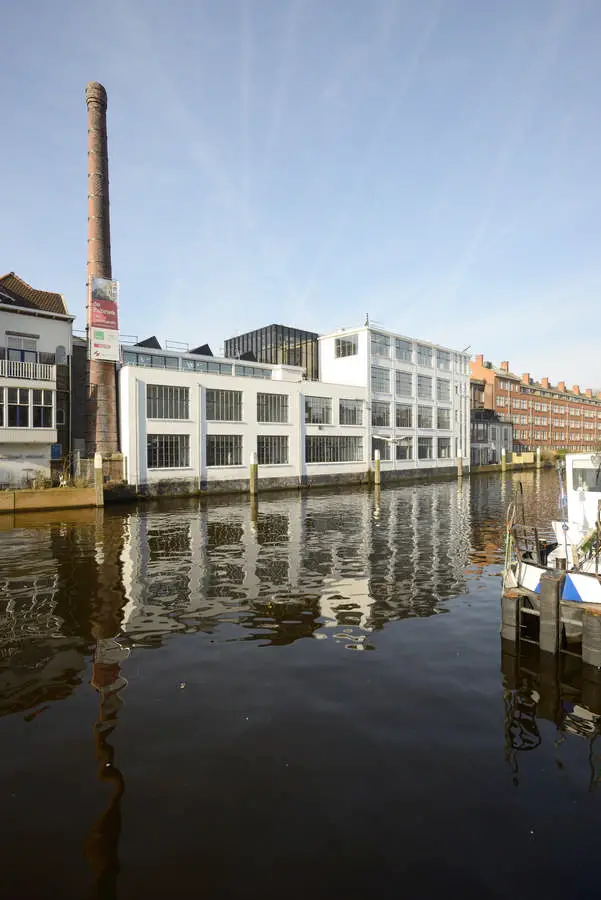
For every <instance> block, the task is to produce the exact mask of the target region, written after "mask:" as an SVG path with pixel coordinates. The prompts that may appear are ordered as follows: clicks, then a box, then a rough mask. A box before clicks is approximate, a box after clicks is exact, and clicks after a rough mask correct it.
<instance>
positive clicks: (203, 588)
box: [122, 483, 470, 644]
mask: <svg viewBox="0 0 601 900" xmlns="http://www.w3.org/2000/svg"><path fill="white" fill-rule="evenodd" d="M125 535H126V536H125V541H124V547H123V556H122V559H123V572H124V587H125V593H126V596H127V605H126V608H125V610H124V624H123V628H124V631H125V632H126V633H127V634H128V636H129V637H130V638H131V639H132V640H134V641H135V642H138V643H140V642H143V643H147V644H148V643H156V642H157V641H159V640H160V638H161V637H162V636H163V635H165V634H167V633H169V632H174V631H190V630H197V629H202V630H204V631H212V630H213V629H214V628H216V627H217V625H218V624H223V623H226V622H227V623H231V624H236V625H239V626H242V627H243V628H244V629H246V631H247V634H246V637H247V638H250V639H257V640H261V641H263V642H266V643H272V644H285V643H289V642H291V641H294V640H297V639H298V638H302V637H309V636H311V635H313V636H318V637H320V638H323V637H328V636H332V637H335V636H336V634H337V631H338V629H339V627H343V629H344V632H343V634H344V639H345V640H349V641H350V643H351V644H353V642H357V641H358V642H359V643H361V642H363V640H364V638H365V634H366V633H368V632H370V631H372V630H374V629H377V628H381V627H382V626H383V625H384V624H385V623H386V622H388V621H391V620H393V619H399V618H406V617H408V616H427V615H431V614H432V613H433V612H434V611H437V610H438V608H439V605H440V603H441V602H442V601H444V600H446V599H449V598H450V597H452V596H455V595H456V594H458V593H460V592H461V591H462V590H463V589H464V586H465V577H464V570H465V567H466V564H467V561H468V559H469V552H470V513H469V484H467V485H464V486H463V488H462V489H459V490H458V488H457V485H456V484H454V483H445V484H442V485H440V484H439V485H431V486H419V487H413V488H410V489H406V490H404V491H402V492H393V491H389V492H383V493H382V494H381V495H379V496H376V497H374V495H370V494H368V493H366V492H361V493H351V494H348V493H347V494H340V495H335V496H331V495H330V496H324V495H322V496H319V497H311V496H305V495H303V496H301V497H300V498H299V499H298V500H294V501H290V499H286V500H278V499H270V500H269V501H268V502H262V503H261V505H260V507H259V509H258V511H255V513H254V514H253V510H252V509H251V508H250V507H249V506H246V505H245V504H241V505H239V506H236V507H232V508H227V507H226V508H220V507H208V508H207V507H200V508H198V507H196V506H195V507H193V508H192V509H190V510H189V511H187V512H186V511H182V510H181V509H180V510H178V511H177V513H169V512H166V513H163V514H157V513H156V512H155V511H151V510H150V509H149V508H142V509H139V510H137V511H136V512H135V513H133V514H131V515H129V516H128V518H127V523H126V529H125ZM351 638H352V640H351Z"/></svg>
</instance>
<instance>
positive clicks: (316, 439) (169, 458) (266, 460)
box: [146, 434, 451, 469]
mask: <svg viewBox="0 0 601 900" xmlns="http://www.w3.org/2000/svg"><path fill="white" fill-rule="evenodd" d="M288 445H289V441H288V436H287V435H258V437H257V458H258V462H259V465H267V466H275V465H286V464H287V463H288V461H289V448H288ZM393 447H394V448H395V449H394V450H393ZM414 448H415V441H414V438H413V437H407V438H403V439H402V440H401V441H399V442H397V443H396V444H395V445H393V444H392V443H391V442H390V441H384V440H382V439H381V438H372V447H371V449H372V458H373V457H374V454H375V451H376V450H378V451H379V452H380V458H381V459H383V460H390V459H392V453H393V452H394V453H395V456H396V459H400V460H406V459H413V458H414V452H415V451H414ZM146 450H147V464H148V468H149V469H180V468H188V467H189V466H190V436H189V435H187V434H149V435H148V438H147V444H146ZM450 457H451V438H448V437H439V438H438V439H435V438H431V437H418V438H417V459H436V458H438V459H449V458H450ZM206 459H207V467H208V468H213V467H217V466H241V465H243V464H244V459H243V444H242V435H241V434H209V435H207V438H206ZM305 462H306V463H331V462H340V463H342V462H364V455H363V438H362V437H355V436H346V435H344V436H340V435H332V436H329V435H307V436H306V437H305Z"/></svg>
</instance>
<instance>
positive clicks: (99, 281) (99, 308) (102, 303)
mask: <svg viewBox="0 0 601 900" xmlns="http://www.w3.org/2000/svg"><path fill="white" fill-rule="evenodd" d="M118 297H119V284H118V282H117V281H110V280H109V279H108V278H92V285H91V297H90V306H91V309H90V325H91V326H92V328H108V329H110V330H111V331H118V330H119V312H118Z"/></svg>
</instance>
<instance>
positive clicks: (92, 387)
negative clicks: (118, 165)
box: [86, 81, 118, 454]
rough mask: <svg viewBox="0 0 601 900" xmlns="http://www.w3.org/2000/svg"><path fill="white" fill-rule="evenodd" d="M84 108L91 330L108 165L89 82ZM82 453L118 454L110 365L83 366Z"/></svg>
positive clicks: (106, 247) (96, 88) (101, 264)
mask: <svg viewBox="0 0 601 900" xmlns="http://www.w3.org/2000/svg"><path fill="white" fill-rule="evenodd" d="M86 104H87V106H88V284H87V301H86V303H87V328H88V339H89V338H90V333H91V332H90V329H91V324H92V323H91V310H92V304H91V302H90V290H91V284H92V278H93V277H97V278H109V279H110V278H112V268H111V228H110V219H109V161H108V146H107V138H106V105H107V101H106V91H105V89H104V87H103V86H102V85H101V84H98V82H96V81H91V82H90V83H89V84H88V85H87V87H86ZM87 424H88V428H87V450H88V453H89V454H91V453H96V452H97V453H102V454H109V453H115V452H116V451H117V450H118V434H117V392H116V371H115V363H114V362H107V361H105V360H96V359H90V360H89V362H88V423H87Z"/></svg>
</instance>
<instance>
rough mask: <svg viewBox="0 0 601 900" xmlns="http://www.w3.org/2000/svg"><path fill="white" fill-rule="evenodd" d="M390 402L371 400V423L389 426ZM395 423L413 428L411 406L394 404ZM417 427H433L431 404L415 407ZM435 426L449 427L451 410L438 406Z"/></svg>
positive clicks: (440, 427) (401, 426)
mask: <svg viewBox="0 0 601 900" xmlns="http://www.w3.org/2000/svg"><path fill="white" fill-rule="evenodd" d="M390 422H391V418H390V403H386V402H385V401H381V400H373V401H372V404H371V424H372V425H375V426H376V427H377V428H390ZM395 424H396V427H397V428H413V427H414V415H413V407H412V406H408V405H406V404H404V403H396V404H395ZM417 427H418V428H434V410H433V408H432V407H431V406H418V407H417ZM436 427H437V428H439V429H441V430H443V431H444V430H448V429H450V427H451V410H450V409H445V408H444V407H439V408H438V409H437V410H436Z"/></svg>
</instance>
